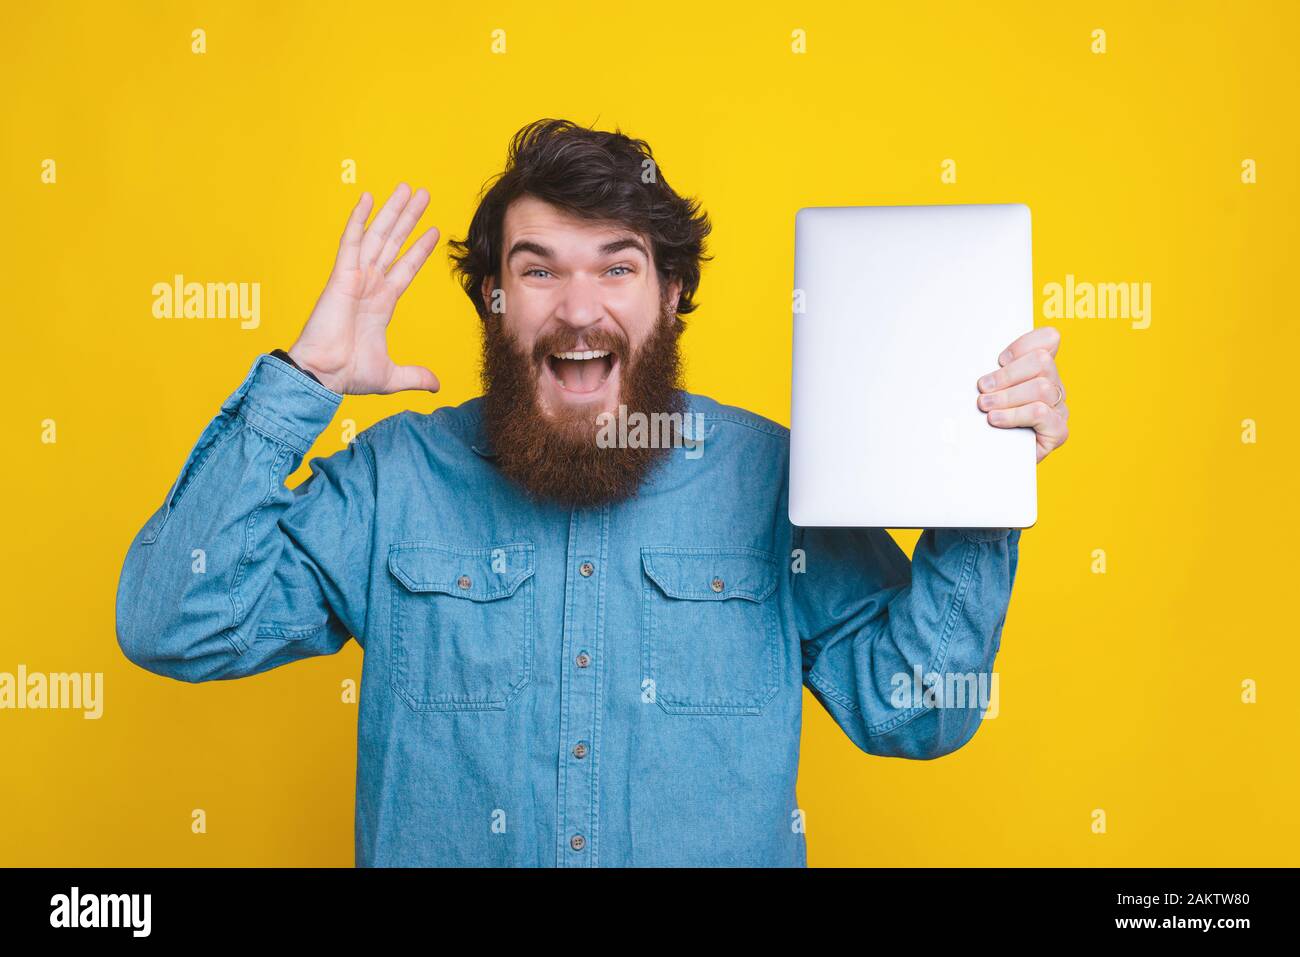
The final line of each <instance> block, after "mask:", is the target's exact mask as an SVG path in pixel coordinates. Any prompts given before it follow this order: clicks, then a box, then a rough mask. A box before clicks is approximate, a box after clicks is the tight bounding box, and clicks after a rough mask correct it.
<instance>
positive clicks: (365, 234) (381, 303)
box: [289, 183, 439, 395]
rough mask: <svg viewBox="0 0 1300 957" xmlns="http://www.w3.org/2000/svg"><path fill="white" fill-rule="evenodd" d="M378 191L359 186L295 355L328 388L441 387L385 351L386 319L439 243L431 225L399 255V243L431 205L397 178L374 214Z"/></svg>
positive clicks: (365, 391) (355, 391)
mask: <svg viewBox="0 0 1300 957" xmlns="http://www.w3.org/2000/svg"><path fill="white" fill-rule="evenodd" d="M373 203H374V198H373V197H372V196H371V195H370V194H369V193H362V194H361V198H360V199H359V200H358V201H357V205H356V206H354V207H353V209H352V214H351V215H350V216H349V217H348V223H347V226H346V227H345V228H344V230H343V238H342V239H341V240H339V251H338V257H337V258H336V259H335V261H334V269H333V271H332V272H331V273H330V277H329V281H328V282H326V284H325V290H324V291H323V292H322V293H321V294H320V298H319V299H318V300H317V301H316V307H315V308H314V309H313V310H312V313H311V316H309V317H308V319H307V324H306V325H305V326H304V327H303V330H302V332H301V333H299V335H298V340H297V342H295V343H294V344H293V347H292V348H290V349H289V355H290V356H292V357H293V361H294V362H296V363H298V365H300V366H302V367H303V368H304V369H307V370H309V371H310V372H312V373H313V374H314V375H316V377H317V378H319V379H320V380H321V382H322V384H324V385H325V387H326V388H328V389H331V390H333V391H334V392H341V393H346V394H350V395H388V394H390V393H393V392H401V391H403V390H405V389H423V390H426V391H429V392H437V391H438V387H439V386H438V377H437V376H435V375H434V374H433V373H432V372H430V371H429V370H428V369H426V368H424V367H423V366H399V365H397V364H396V363H394V362H393V360H392V359H391V358H390V357H389V355H388V324H389V323H390V322H391V321H392V319H393V310H394V308H396V306H397V299H398V297H399V296H401V294H402V293H403V292H405V291H406V287H407V286H409V285H410V284H411V280H412V279H414V278H415V274H416V273H417V272H419V271H420V267H421V266H423V265H424V263H425V261H426V260H428V258H429V254H430V253H432V252H433V248H434V246H436V245H437V244H438V230H437V228H436V227H430V228H429V229H428V230H427V231H426V232H425V233H424V234H423V235H421V236H420V238H419V239H417V240H416V241H415V242H414V243H412V244H411V248H410V249H408V250H407V251H406V253H405V254H404V255H403V256H402V258H401V259H398V258H397V253H398V251H399V250H400V249H401V248H402V244H403V243H404V242H406V238H407V237H408V236H410V235H411V231H412V230H413V229H414V228H415V225H416V223H418V222H419V220H420V217H421V216H422V215H424V210H425V208H426V207H427V206H428V205H429V194H428V192H427V191H426V190H424V189H419V190H416V191H415V193H414V195H412V193H411V187H409V186H408V185H406V184H405V183H400V184H399V185H398V187H397V189H395V190H393V195H392V196H390V197H388V201H387V202H386V203H384V207H383V209H381V210H380V211H379V213H378V214H377V215H376V216H375V220H374V222H372V223H371V224H370V227H369V228H366V217H368V216H369V215H370V208H371V206H372V205H373Z"/></svg>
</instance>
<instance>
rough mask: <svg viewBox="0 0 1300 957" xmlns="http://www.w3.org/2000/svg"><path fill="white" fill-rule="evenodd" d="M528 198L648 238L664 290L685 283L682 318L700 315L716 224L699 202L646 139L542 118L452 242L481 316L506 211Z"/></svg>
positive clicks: (514, 148) (455, 263)
mask: <svg viewBox="0 0 1300 957" xmlns="http://www.w3.org/2000/svg"><path fill="white" fill-rule="evenodd" d="M524 195H530V196H535V197H537V198H538V199H541V200H544V201H545V202H548V203H551V204H552V205H554V206H557V207H560V208H561V209H564V210H566V211H568V212H570V213H572V214H574V215H577V216H580V217H582V218H584V219H591V220H597V221H602V222H613V223H618V224H620V225H622V226H625V227H627V228H629V229H631V230H633V231H635V232H637V233H639V234H641V235H644V236H646V237H648V238H649V239H650V242H651V245H652V251H653V253H654V261H655V268H656V269H657V270H658V272H659V280H660V286H661V288H662V287H663V285H665V284H666V283H668V282H670V281H672V280H678V281H680V282H681V286H682V288H681V295H680V297H679V298H678V301H677V315H678V317H679V318H680V317H682V316H685V315H687V314H688V313H690V312H692V311H694V309H695V307H696V302H695V291H696V290H697V289H698V288H699V285H700V266H701V264H702V263H703V262H704V261H706V260H709V259H711V258H712V257H711V256H709V255H707V254H706V253H705V248H704V240H705V237H706V236H708V234H709V230H710V229H711V228H712V227H711V225H710V223H709V217H708V215H707V214H706V213H705V212H704V211H703V210H702V209H701V208H700V204H699V203H698V202H697V201H696V200H688V199H683V198H682V197H681V196H678V195H677V193H675V192H674V191H673V190H672V188H671V187H669V185H668V182H667V180H665V179H664V178H663V174H662V171H661V170H660V169H659V168H658V165H657V164H656V163H655V161H654V155H653V154H652V153H651V151H650V146H649V144H647V143H646V142H645V141H643V140H636V139H631V138H630V137H628V136H625V135H624V134H623V133H621V132H619V131H618V130H615V131H614V132H613V133H608V132H604V131H601V130H594V129H588V128H586V127H583V126H579V125H578V124H576V123H573V122H570V121H569V120H554V119H542V120H536V121H535V122H533V123H530V124H528V125H527V126H525V127H524V128H523V129H521V130H519V132H517V133H516V134H515V135H514V137H513V139H512V140H511V142H510V150H509V153H508V155H507V158H506V168H505V171H504V172H502V173H501V174H500V175H499V176H498V177H496V178H495V182H493V183H492V184H491V187H490V188H487V187H485V191H484V193H483V194H482V198H481V199H480V201H479V205H478V209H477V210H476V211H475V213H474V218H473V220H472V221H471V222H470V225H469V233H468V235H466V237H465V239H464V240H463V241H455V240H453V241H450V242H448V244H447V245H448V247H449V249H450V251H451V252H450V255H451V259H452V270H453V272H454V273H456V274H457V275H458V277H459V279H460V284H461V285H462V286H463V287H464V289H465V294H466V295H467V296H469V298H470V301H471V302H472V303H474V308H475V310H476V311H477V312H478V314H479V317H480V318H484V319H486V318H487V316H488V305H487V303H486V302H484V301H483V280H484V279H485V278H486V277H488V276H491V277H493V278H494V279H496V280H497V281H499V280H500V275H499V270H500V268H501V246H502V243H503V241H504V240H503V236H502V230H503V227H504V222H505V214H506V208H507V207H508V206H509V205H510V204H511V203H512V202H513V201H514V200H515V199H517V198H519V197H520V196H524Z"/></svg>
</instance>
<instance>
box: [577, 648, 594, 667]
mask: <svg viewBox="0 0 1300 957" xmlns="http://www.w3.org/2000/svg"><path fill="white" fill-rule="evenodd" d="M573 660H574V661H576V662H577V663H578V667H579V668H585V667H587V665H589V664H591V655H589V654H587V653H586V652H585V651H580V652H578V657H577V658H574V659H573Z"/></svg>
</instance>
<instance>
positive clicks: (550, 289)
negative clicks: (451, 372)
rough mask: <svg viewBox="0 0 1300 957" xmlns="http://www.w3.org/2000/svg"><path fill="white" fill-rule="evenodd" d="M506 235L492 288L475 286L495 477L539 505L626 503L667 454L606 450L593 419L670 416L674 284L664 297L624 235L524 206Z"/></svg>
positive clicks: (645, 254)
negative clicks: (484, 306) (481, 305)
mask: <svg viewBox="0 0 1300 957" xmlns="http://www.w3.org/2000/svg"><path fill="white" fill-rule="evenodd" d="M503 225H504V230H503V232H504V241H503V248H502V265H501V280H500V283H501V284H500V286H499V287H494V286H493V283H492V281H491V280H490V279H489V280H487V281H485V282H484V284H483V295H484V299H485V300H486V302H487V303H488V305H489V308H491V309H492V310H493V311H492V313H491V314H490V315H488V316H487V318H486V319H485V320H484V322H483V385H484V389H485V395H484V400H485V401H484V406H483V417H484V424H485V426H486V428H487V431H488V435H489V437H490V438H491V441H492V445H493V448H494V449H495V451H496V455H497V459H496V461H497V465H498V466H499V467H500V469H501V470H502V471H503V472H504V473H505V474H506V475H507V476H508V477H509V478H511V479H512V480H514V481H515V482H517V483H518V484H520V485H521V486H523V487H524V488H525V489H526V490H527V491H528V492H529V494H531V495H533V496H534V497H536V498H539V499H546V500H549V501H552V502H560V503H564V504H566V505H569V506H576V507H594V506H598V505H604V504H608V503H610V502H617V501H621V500H623V499H625V498H628V497H629V496H631V495H634V494H636V491H637V489H638V488H639V487H640V485H641V483H642V481H643V480H644V479H645V477H646V475H647V474H648V473H649V471H650V469H651V467H652V466H653V465H654V464H655V462H656V461H657V460H658V459H659V458H660V457H661V456H662V455H663V454H664V453H665V452H666V449H664V448H662V447H658V448H656V447H653V446H650V447H646V446H644V445H641V446H631V445H629V446H628V447H607V444H603V443H601V442H599V441H598V440H597V436H598V433H599V431H600V425H599V422H598V419H599V417H600V416H601V415H602V414H603V413H606V412H608V413H611V414H615V415H616V414H617V413H618V410H619V407H620V406H626V407H627V410H628V412H629V413H632V412H641V413H643V414H647V415H650V414H654V413H667V414H670V415H671V414H672V413H674V412H677V411H679V409H680V406H681V404H682V396H681V394H680V393H679V391H678V390H679V388H680V356H679V353H678V348H677V345H678V336H679V335H680V332H681V323H680V320H679V319H678V318H677V312H676V307H677V297H678V292H679V290H680V288H681V287H680V283H677V282H673V283H668V284H666V288H664V289H663V290H662V291H661V288H660V283H659V279H658V275H657V273H656V271H655V267H654V262H653V259H652V255H653V253H652V248H651V246H650V245H649V244H648V243H647V242H646V240H645V239H644V238H642V237H639V236H637V235H635V234H634V233H633V232H632V231H631V230H629V229H627V228H625V227H622V226H618V225H610V224H607V223H606V224H598V223H592V222H589V221H585V220H580V219H576V218H574V217H572V216H570V215H568V214H566V213H564V212H562V211H560V210H558V209H556V208H555V207H553V206H551V205H549V204H547V203H544V202H542V201H540V200H537V199H533V198H530V197H525V198H522V199H519V200H516V201H515V203H514V204H512V205H511V206H510V207H509V209H508V210H507V212H506V216H505V220H504V224H503ZM495 293H500V294H503V298H501V299H498V298H497V296H496V295H494V294H495Z"/></svg>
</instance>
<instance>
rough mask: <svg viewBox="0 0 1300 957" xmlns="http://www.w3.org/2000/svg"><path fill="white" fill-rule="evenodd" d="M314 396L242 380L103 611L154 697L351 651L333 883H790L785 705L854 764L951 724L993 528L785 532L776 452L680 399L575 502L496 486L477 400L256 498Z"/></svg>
mask: <svg viewBox="0 0 1300 957" xmlns="http://www.w3.org/2000/svg"><path fill="white" fill-rule="evenodd" d="M341 398H342V397H341V396H340V395H338V394H337V393H334V392H332V391H330V390H328V389H326V388H325V387H324V386H322V385H320V384H319V383H317V382H314V381H312V380H311V379H309V378H308V377H307V376H305V375H303V374H302V373H301V372H299V371H297V370H295V369H294V368H293V367H292V366H290V365H287V364H285V363H283V362H281V361H280V360H278V359H275V358H272V357H270V356H259V357H258V358H257V360H256V361H255V362H254V363H253V366H252V369H251V370H250V371H249V373H248V376H247V378H246V379H245V380H244V382H243V384H242V385H241V386H240V387H239V389H238V390H237V391H236V392H235V393H234V394H233V395H231V396H230V398H228V399H227V400H226V402H225V403H224V404H223V405H222V407H221V411H220V413H219V414H218V415H217V416H216V417H215V418H214V419H213V420H212V421H211V422H210V423H209V424H208V426H207V427H206V428H205V429H204V430H203V432H202V434H201V435H200V436H199V439H198V442H197V443H196V444H195V446H194V449H193V451H192V452H191V453H190V455H189V457H188V459H187V461H186V462H185V464H184V466H183V467H182V469H181V472H180V474H179V476H178V477H177V479H176V481H175V483H174V484H173V485H172V487H171V489H170V490H169V492H168V494H167V496H166V499H165V500H164V502H163V504H162V505H161V506H160V507H159V508H158V510H157V511H155V512H154V513H153V515H152V516H151V517H150V518H149V519H148V521H147V522H146V523H145V525H144V527H143V528H142V529H141V530H140V532H139V533H138V534H137V535H136V537H135V539H134V541H133V542H132V543H131V546H130V549H129V551H128V552H127V555H126V560H125V563H124V566H123V569H122V576H121V580H120V583H119V586H118V592H117V606H116V611H117V635H118V641H119V644H120V646H121V648H122V650H123V652H124V653H125V654H126V656H127V657H128V658H129V659H130V660H131V661H133V662H135V663H136V664H138V665H140V666H141V667H143V668H146V669H148V670H149V671H152V672H155V673H157V674H160V675H165V676H167V677H170V678H176V679H179V680H182V681H191V682H195V681H209V680H213V679H228V678H240V677H244V676H246V675H253V674H257V673H259V672H263V671H267V670H268V669H270V668H275V667H277V666H279V665H283V664H287V663H288V662H291V661H294V660H296V659H299V658H305V657H308V656H312V655H326V654H333V653H334V652H337V651H338V650H339V649H340V648H341V647H342V646H343V645H344V644H345V643H346V642H347V641H348V639H349V637H355V638H356V640H357V642H358V643H359V644H360V645H361V646H362V647H363V649H364V651H365V655H364V665H363V668H362V678H361V694H360V704H359V708H360V710H359V716H358V725H357V781H356V833H355V839H356V863H357V864H358V865H361V866H375V865H380V866H387V865H515V866H546V867H550V866H559V867H595V866H647V865H650V866H658V865H723V866H727V865H777V866H802V865H804V864H805V862H806V857H805V842H804V839H805V833H804V818H803V814H802V812H801V811H800V809H799V801H798V799H797V797H796V794H795V778H796V773H797V770H798V759H799V735H800V723H801V709H802V705H803V694H802V689H803V688H804V687H807V688H808V689H809V691H810V692H811V693H812V695H813V697H815V698H816V700H817V701H818V702H819V703H820V704H821V705H822V706H823V707H825V708H826V710H827V711H828V712H829V713H830V715H831V717H832V718H833V719H834V720H835V722H836V723H837V724H838V725H839V726H840V727H841V728H842V729H843V730H844V732H845V733H846V734H847V735H848V736H849V738H850V739H851V740H852V741H853V743H854V744H856V745H857V746H858V747H859V748H860V749H861V750H863V751H865V752H866V753H868V754H872V755H884V756H891V757H904V758H923V759H928V758H935V757H939V756H941V755H944V754H947V753H949V752H951V751H953V750H955V749H956V748H959V747H961V746H962V745H963V744H965V743H966V742H967V741H968V740H969V739H970V738H971V736H972V735H974V733H975V731H976V730H977V728H978V727H979V723H980V718H981V707H983V706H987V701H984V702H981V701H980V700H978V697H977V696H976V695H969V696H967V697H966V698H965V700H964V701H963V700H957V699H959V698H960V697H961V696H960V695H957V696H956V697H953V696H951V694H950V695H949V698H945V695H944V687H945V683H944V682H943V681H942V680H941V679H942V678H943V676H945V675H954V674H955V675H960V676H966V677H968V678H971V677H974V676H979V677H980V678H981V679H987V677H988V675H989V673H990V672H991V671H992V667H993V661H994V656H995V655H996V653H997V650H998V646H999V643H1000V640H1001V632H1002V625H1003V622H1004V620H1005V615H1006V611H1007V604H1008V601H1009V599H1010V594H1011V586H1012V582H1013V579H1014V576H1015V571H1016V562H1017V557H1018V554H1017V549H1018V544H1019V534H1020V533H1019V531H1018V530H1008V529H966V530H959V529H939V530H934V529H929V530H926V531H924V532H923V533H922V534H921V536H920V539H919V541H918V544H917V546H916V548H915V551H914V554H913V556H912V559H911V561H910V562H909V561H908V559H907V557H906V556H905V555H904V554H903V552H902V551H901V550H900V549H899V548H898V546H897V545H896V544H895V543H894V542H893V540H892V539H891V538H890V537H889V535H888V534H887V533H886V532H885V531H884V530H882V529H855V528H797V527H794V526H792V525H791V524H790V521H789V517H788V512H787V501H786V495H787V482H788V468H787V465H788V450H789V433H788V431H787V430H786V429H785V428H783V427H782V426H780V425H777V424H776V423H774V422H771V421H768V420H767V419H764V418H761V417H760V416H757V415H754V414H752V413H749V412H746V411H744V410H741V409H737V408H734V407H731V406H727V405H722V404H720V403H718V402H715V401H713V400H711V399H708V398H704V397H701V396H697V395H691V394H687V395H685V399H686V402H687V408H688V411H689V413H690V414H691V415H692V416H695V417H696V421H698V422H700V423H702V424H703V429H702V431H700V432H697V434H696V439H695V441H694V442H692V443H687V444H686V445H684V446H683V447H680V448H673V449H671V450H670V452H669V454H668V455H667V457H666V458H664V459H663V460H662V461H661V462H660V463H659V464H658V465H656V466H655V468H654V469H653V470H652V472H651V473H650V475H649V476H648V478H647V479H646V480H645V482H644V483H643V485H642V486H641V488H640V490H639V491H638V493H637V494H636V496H635V497H633V498H632V499H630V500H627V501H625V502H621V503H618V504H614V505H609V506H606V507H603V508H592V509H575V510H570V509H567V508H563V507H559V506H555V505H550V504H539V503H537V502H535V501H533V500H531V499H529V498H528V497H527V496H526V495H525V494H524V493H523V492H522V491H521V490H520V489H519V488H518V487H517V486H515V485H514V484H512V483H511V482H510V481H508V480H507V479H506V478H504V477H503V476H502V475H501V474H500V472H499V470H498V469H497V468H496V466H495V465H494V462H493V452H492V449H491V448H490V446H489V444H488V442H487V439H486V437H485V435H484V432H483V430H482V426H481V414H480V413H481V399H473V400H471V401H469V402H466V403H464V404H463V405H460V406H457V407H455V408H443V409H439V410H437V411H435V412H432V413H429V414H420V413H416V412H410V411H407V412H402V413H399V414H397V415H393V416H391V417H389V418H386V419H384V420H382V421H380V422H379V423H377V424H375V425H374V426H372V427H370V428H369V429H366V430H365V431H363V432H362V433H360V434H359V435H357V436H356V438H355V439H354V440H353V441H352V442H351V443H350V444H348V445H347V446H346V447H345V448H343V449H341V450H340V451H337V452H335V453H333V454H332V455H328V456H325V457H317V458H313V459H312V461H311V463H310V465H311V475H310V476H309V477H308V478H307V479H306V480H304V481H303V482H301V483H300V484H299V485H298V486H297V487H295V488H293V489H289V488H287V487H286V486H285V479H286V478H287V477H288V476H289V475H290V474H291V473H292V472H293V471H294V470H295V469H296V468H297V467H298V466H299V465H300V464H301V462H302V458H303V456H304V455H306V453H307V452H308V450H309V449H310V447H311V445H312V443H313V442H314V441H315V440H316V438H317V436H318V435H319V434H320V433H321V432H322V431H323V430H324V429H325V428H326V427H327V426H328V425H329V423H330V420H331V418H332V417H333V415H334V413H335V410H336V409H337V408H338V405H339V403H340V401H341ZM200 550H201V551H200ZM200 556H201V561H200ZM200 569H201V570H200ZM949 686H951V685H950V683H949ZM918 692H921V693H918ZM949 699H951V700H949Z"/></svg>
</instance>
